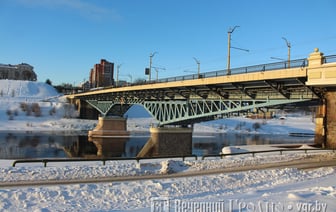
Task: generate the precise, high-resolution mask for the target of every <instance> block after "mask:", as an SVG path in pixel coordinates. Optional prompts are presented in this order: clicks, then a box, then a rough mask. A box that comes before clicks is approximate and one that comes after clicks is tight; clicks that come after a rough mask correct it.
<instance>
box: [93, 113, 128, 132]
mask: <svg viewBox="0 0 336 212" xmlns="http://www.w3.org/2000/svg"><path fill="white" fill-rule="evenodd" d="M128 135H129V132H128V131H127V120H126V119H125V118H122V117H99V118H98V125H97V126H96V127H95V128H94V129H93V130H90V131H89V133H88V136H89V137H106V136H114V137H117V136H119V137H125V136H128Z"/></svg>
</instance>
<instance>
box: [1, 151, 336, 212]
mask: <svg viewBox="0 0 336 212" xmlns="http://www.w3.org/2000/svg"><path fill="white" fill-rule="evenodd" d="M318 154H320V153H318ZM323 154H324V155H325V154H327V155H328V156H329V157H335V153H323ZM304 157H307V156H306V155H305V154H298V153H289V154H286V155H278V156H276V157H274V156H273V155H263V156H258V157H251V156H242V157H241V156H238V157H230V158H224V159H214V160H197V161H195V160H191V161H180V160H161V161H155V160H146V161H143V162H140V163H139V164H138V163H137V162H135V161H134V162H129V161H128V162H126V161H109V162H107V163H106V165H105V166H102V165H101V162H100V163H98V162H89V163H87V164H84V163H78V162H75V163H67V164H59V163H58V164H49V165H48V167H46V168H44V167H42V164H39V165H28V166H27V165H22V164H21V165H20V166H18V167H8V166H5V165H6V164H8V162H6V161H2V162H0V164H2V165H1V167H2V168H0V179H2V182H13V181H40V180H44V181H50V180H61V179H83V178H104V177H109V176H112V177H113V176H138V175H151V174H160V175H164V174H168V175H169V174H174V173H179V172H195V171H196V172H197V171H199V170H212V169H225V168H228V167H239V166H249V165H251V164H266V163H270V162H276V161H290V160H292V159H300V158H304ZM335 179H336V170H335V169H334V168H319V169H312V170H307V171H303V170H299V169H294V168H284V169H265V170H251V171H246V172H235V173H227V174H224V173H222V174H216V175H201V176H194V177H184V178H167V179H148V180H133V181H120V182H105V183H80V184H72V185H52V186H34V187H11V188H9V187H8V188H6V187H2V188H1V189H0V207H1V209H2V210H5V211H141V212H144V211H150V209H151V208H152V207H153V201H160V200H167V199H168V200H169V201H170V202H169V204H170V209H171V210H173V209H174V208H175V207H176V203H177V202H179V201H180V202H181V201H183V202H186V203H188V202H189V203H201V202H208V203H212V202H222V203H223V202H224V203H225V205H226V206H225V207H229V205H230V201H231V203H232V204H233V205H232V207H233V208H225V209H226V210H224V211H249V210H248V208H246V205H247V204H250V205H251V204H255V205H260V204H262V205H263V207H264V206H266V205H265V204H266V203H267V204H268V203H274V204H277V205H279V204H280V203H281V204H283V206H286V207H287V206H292V207H293V208H295V210H290V211H300V210H298V208H299V207H302V205H303V204H315V203H316V202H318V203H319V204H323V205H325V206H327V208H328V210H327V211H332V209H333V208H335V207H336V186H335ZM242 204H245V206H244V207H243V208H239V207H242ZM268 206H271V205H268ZM230 209H232V210H230ZM160 211H162V210H160Z"/></svg>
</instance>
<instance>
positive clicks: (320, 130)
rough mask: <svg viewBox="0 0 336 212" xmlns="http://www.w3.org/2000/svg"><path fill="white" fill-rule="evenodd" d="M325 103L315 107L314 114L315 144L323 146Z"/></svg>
mask: <svg viewBox="0 0 336 212" xmlns="http://www.w3.org/2000/svg"><path fill="white" fill-rule="evenodd" d="M325 116H326V111H325V105H324V104H323V105H320V106H318V107H317V108H316V115H315V144H318V145H320V146H322V147H325Z"/></svg>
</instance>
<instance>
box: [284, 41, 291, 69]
mask: <svg viewBox="0 0 336 212" xmlns="http://www.w3.org/2000/svg"><path fill="white" fill-rule="evenodd" d="M282 39H284V40H285V42H286V45H287V49H288V52H287V54H288V68H290V49H291V44H290V42H288V40H287V39H286V38H284V37H282Z"/></svg>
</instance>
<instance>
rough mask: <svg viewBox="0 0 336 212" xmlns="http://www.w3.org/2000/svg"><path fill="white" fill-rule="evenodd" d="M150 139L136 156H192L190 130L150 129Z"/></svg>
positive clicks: (172, 128)
mask: <svg viewBox="0 0 336 212" xmlns="http://www.w3.org/2000/svg"><path fill="white" fill-rule="evenodd" d="M150 133H151V137H150V139H149V140H148V141H147V143H146V144H145V146H144V147H143V148H142V150H141V151H140V152H139V154H138V155H137V156H138V157H153V156H186V155H191V154H192V128H176V127H159V128H155V127H151V128H150Z"/></svg>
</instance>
